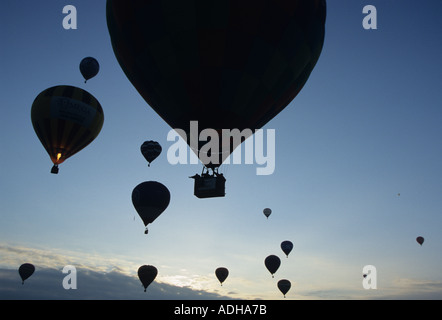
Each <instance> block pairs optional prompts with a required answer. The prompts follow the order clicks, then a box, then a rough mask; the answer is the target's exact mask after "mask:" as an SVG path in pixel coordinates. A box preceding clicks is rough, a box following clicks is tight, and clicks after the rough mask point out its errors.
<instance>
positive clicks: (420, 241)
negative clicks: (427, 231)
mask: <svg viewBox="0 0 442 320" xmlns="http://www.w3.org/2000/svg"><path fill="white" fill-rule="evenodd" d="M416 241H417V243H419V244H420V245H422V244H423V243H424V238H423V237H421V236H419V237H417V238H416Z"/></svg>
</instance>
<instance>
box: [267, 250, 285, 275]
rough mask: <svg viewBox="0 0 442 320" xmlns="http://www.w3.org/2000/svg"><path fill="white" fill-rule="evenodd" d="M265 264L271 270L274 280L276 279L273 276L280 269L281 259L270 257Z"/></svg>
mask: <svg viewBox="0 0 442 320" xmlns="http://www.w3.org/2000/svg"><path fill="white" fill-rule="evenodd" d="M264 264H265V266H266V268H267V270H269V272H270V273H271V274H272V278H274V276H273V274H274V273H275V272H276V271H277V270H278V269H279V266H280V265H281V259H279V257H278V256H275V255H273V254H272V255H270V256H268V257H267V258H265V260H264Z"/></svg>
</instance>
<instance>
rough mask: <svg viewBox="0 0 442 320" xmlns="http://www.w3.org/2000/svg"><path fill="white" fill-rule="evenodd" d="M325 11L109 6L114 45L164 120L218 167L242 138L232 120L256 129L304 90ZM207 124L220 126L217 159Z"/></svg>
mask: <svg viewBox="0 0 442 320" xmlns="http://www.w3.org/2000/svg"><path fill="white" fill-rule="evenodd" d="M325 19H326V4H325V0H241V1H238V0H217V1H207V0H196V1H183V0H146V1H126V0H107V5H106V20H107V26H108V30H109V34H110V38H111V42H112V47H113V51H114V53H115V56H116V58H117V60H118V62H119V64H120V66H121V68H122V69H123V71H124V73H125V74H126V76H127V78H128V79H129V81H130V82H131V83H132V84H133V86H134V87H135V88H136V89H137V91H138V92H139V93H140V94H141V96H142V97H143V98H144V99H145V100H146V102H147V103H148V104H149V105H150V107H152V108H153V109H154V110H155V112H157V113H158V115H159V116H160V117H161V118H162V119H163V120H164V121H166V122H167V123H168V124H169V125H170V126H171V127H172V128H174V129H176V128H179V129H182V130H183V131H182V132H180V134H181V136H182V137H183V139H184V140H185V141H187V143H188V144H189V145H190V147H191V148H192V150H193V151H194V152H195V153H197V155H198V156H199V158H200V160H201V162H202V163H203V164H204V165H205V166H207V167H217V166H219V165H220V164H221V163H222V162H223V161H224V160H225V159H226V158H227V157H228V156H229V154H230V153H231V152H232V151H233V150H234V149H235V147H236V146H238V145H239V144H240V143H241V139H238V141H233V144H232V145H230V142H231V141H230V138H229V137H230V133H225V134H224V137H223V135H222V130H223V129H229V130H233V129H235V128H236V129H238V130H239V131H240V132H245V131H244V130H245V129H250V130H251V132H254V131H255V130H256V129H259V128H262V127H263V126H264V125H265V124H266V123H267V122H269V121H270V120H271V119H272V118H273V117H275V116H276V115H277V114H278V113H280V112H281V111H282V110H283V109H284V108H285V107H286V106H287V105H288V104H289V103H290V102H291V101H292V100H293V99H294V98H295V97H296V95H297V94H298V93H299V92H300V90H301V89H302V88H303V86H304V84H305V83H306V82H307V79H308V78H309V76H310V73H311V72H312V70H313V68H314V67H315V65H316V62H317V60H318V58H319V56H320V54H321V51H322V47H323V42H324V33H325ZM194 120H195V121H198V127H197V129H196V130H195V131H193V132H192V130H191V125H190V121H194ZM205 129H213V130H214V131H215V132H217V133H218V140H217V141H214V145H213V146H214V149H215V151H214V152H213V153H211V154H213V155H215V156H214V157H213V158H212V157H208V155H209V152H208V151H207V150H205V149H203V147H204V146H205V144H206V142H205V141H199V139H198V137H199V134H200V133H201V132H202V131H203V130H205ZM248 136H250V134H245V135H244V137H243V138H244V139H245V138H246V137H248ZM223 138H224V139H223ZM225 138H227V139H225ZM192 139H193V141H196V144H192ZM244 139H242V140H244ZM215 140H216V139H215ZM216 143H217V144H218V146H217V147H218V148H216V147H215V144H216ZM220 146H224V147H226V149H221V148H219V147H220ZM211 151H213V150H211ZM203 156H204V157H203Z"/></svg>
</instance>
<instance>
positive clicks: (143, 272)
mask: <svg viewBox="0 0 442 320" xmlns="http://www.w3.org/2000/svg"><path fill="white" fill-rule="evenodd" d="M157 274H158V270H157V268H155V267H154V266H150V265H143V266H141V267H139V268H138V278H139V279H140V281H141V283H142V284H143V287H144V292H146V289H147V287H148V286H149V285H150V284H151V283H152V282H153V281H154V280H155V278H156V277H157Z"/></svg>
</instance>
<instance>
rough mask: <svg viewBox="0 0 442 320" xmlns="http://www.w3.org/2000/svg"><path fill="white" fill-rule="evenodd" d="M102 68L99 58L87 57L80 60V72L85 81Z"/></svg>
mask: <svg viewBox="0 0 442 320" xmlns="http://www.w3.org/2000/svg"><path fill="white" fill-rule="evenodd" d="M99 70H100V64H99V63H98V61H97V59H95V58H92V57H86V58H84V59H83V60H81V62H80V72H81V74H82V75H83V78H84V82H85V83H86V81H87V80H89V79H91V78H93V77H95V76H96V75H97V74H98V71H99Z"/></svg>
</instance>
